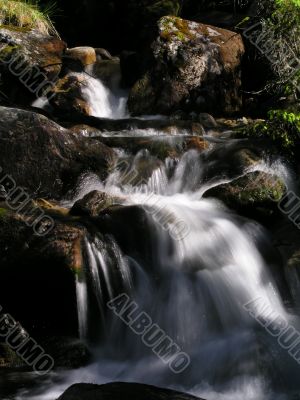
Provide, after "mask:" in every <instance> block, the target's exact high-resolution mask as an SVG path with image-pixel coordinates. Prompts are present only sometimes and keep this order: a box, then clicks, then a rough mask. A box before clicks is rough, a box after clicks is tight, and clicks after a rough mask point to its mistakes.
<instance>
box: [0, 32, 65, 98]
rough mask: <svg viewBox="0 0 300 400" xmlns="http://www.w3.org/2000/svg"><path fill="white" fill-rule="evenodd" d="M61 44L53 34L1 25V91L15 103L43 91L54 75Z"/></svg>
mask: <svg viewBox="0 0 300 400" xmlns="http://www.w3.org/2000/svg"><path fill="white" fill-rule="evenodd" d="M65 48H66V44H65V43H64V42H63V41H62V40H60V39H59V38H57V37H55V36H49V35H46V34H42V33H40V32H38V31H36V30H28V29H25V28H22V29H21V28H17V27H15V28H14V27H11V26H10V27H1V29H0V72H1V74H2V76H1V83H2V86H1V92H2V93H4V94H5V95H6V96H7V97H8V99H9V100H10V101H11V102H14V103H16V104H20V103H22V104H28V103H29V102H32V101H33V100H34V99H35V98H36V97H40V96H41V95H43V93H44V91H47V90H49V88H50V87H51V86H52V85H53V82H55V81H56V80H57V78H58V75H59V73H60V71H61V66H62V57H63V54H64V51H65Z"/></svg>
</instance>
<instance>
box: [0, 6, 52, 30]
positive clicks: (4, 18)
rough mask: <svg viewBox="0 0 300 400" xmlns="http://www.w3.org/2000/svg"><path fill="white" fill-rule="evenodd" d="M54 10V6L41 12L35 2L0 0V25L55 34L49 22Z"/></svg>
mask: <svg viewBox="0 0 300 400" xmlns="http://www.w3.org/2000/svg"><path fill="white" fill-rule="evenodd" d="M54 10H55V6H54V4H50V5H48V6H47V7H45V8H44V10H41V8H40V7H39V3H38V1H37V0H36V1H35V0H0V24H1V25H8V26H14V27H18V28H24V29H36V30H38V31H39V32H41V33H43V34H46V35H48V34H57V32H56V30H55V28H54V26H53V24H52V22H51V20H50V15H52V13H53V11H54Z"/></svg>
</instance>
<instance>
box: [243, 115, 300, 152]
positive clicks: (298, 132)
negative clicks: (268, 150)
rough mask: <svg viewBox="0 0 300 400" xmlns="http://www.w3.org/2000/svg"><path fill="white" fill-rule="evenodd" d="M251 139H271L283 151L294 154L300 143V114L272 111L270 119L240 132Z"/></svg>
mask: <svg viewBox="0 0 300 400" xmlns="http://www.w3.org/2000/svg"><path fill="white" fill-rule="evenodd" d="M239 133H242V135H246V136H247V137H250V138H253V137H254V138H259V139H263V138H269V139H271V140H272V141H273V142H274V144H276V145H277V146H278V147H279V148H280V149H281V150H283V151H287V152H289V153H293V152H294V150H295V148H296V146H297V145H298V144H299V142H300V114H294V113H290V112H287V111H283V110H271V111H269V113H268V119H267V120H266V121H263V122H258V123H256V124H254V125H252V126H250V127H249V128H246V129H245V130H242V131H239Z"/></svg>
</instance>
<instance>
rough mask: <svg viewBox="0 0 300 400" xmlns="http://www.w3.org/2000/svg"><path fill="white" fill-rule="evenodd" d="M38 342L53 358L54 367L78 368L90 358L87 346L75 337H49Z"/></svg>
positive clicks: (89, 360)
mask: <svg viewBox="0 0 300 400" xmlns="http://www.w3.org/2000/svg"><path fill="white" fill-rule="evenodd" d="M40 344H41V345H42V346H43V348H44V349H45V351H46V353H47V354H49V355H51V357H52V358H53V359H54V360H55V366H54V368H55V369H57V368H64V369H73V368H80V367H82V366H85V365H87V364H88V363H89V362H91V360H92V355H91V353H90V351H89V350H88V348H87V346H86V345H85V344H84V343H83V342H82V341H80V340H79V339H76V338H75V339H74V338H70V337H50V338H47V339H43V340H42V341H40Z"/></svg>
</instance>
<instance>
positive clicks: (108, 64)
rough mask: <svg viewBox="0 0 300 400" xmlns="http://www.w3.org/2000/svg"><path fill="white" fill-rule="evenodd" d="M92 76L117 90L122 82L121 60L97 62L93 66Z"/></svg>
mask: <svg viewBox="0 0 300 400" xmlns="http://www.w3.org/2000/svg"><path fill="white" fill-rule="evenodd" d="M92 74H93V76H94V77H95V78H97V79H100V80H101V81H102V82H103V83H104V84H105V85H106V86H108V87H109V88H110V89H113V90H116V88H118V87H119V84H120V81H121V67H120V60H119V59H109V60H102V61H97V62H96V63H95V65H94V66H93V70H92Z"/></svg>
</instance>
